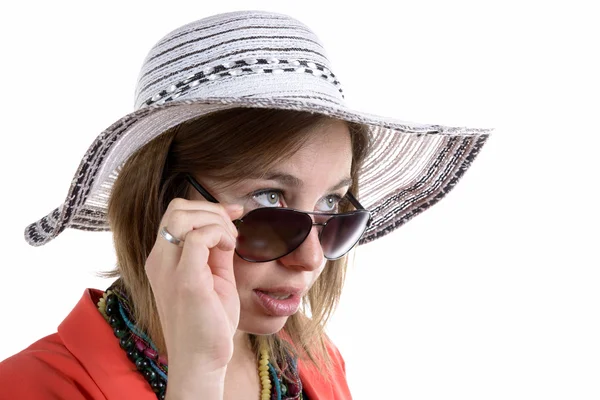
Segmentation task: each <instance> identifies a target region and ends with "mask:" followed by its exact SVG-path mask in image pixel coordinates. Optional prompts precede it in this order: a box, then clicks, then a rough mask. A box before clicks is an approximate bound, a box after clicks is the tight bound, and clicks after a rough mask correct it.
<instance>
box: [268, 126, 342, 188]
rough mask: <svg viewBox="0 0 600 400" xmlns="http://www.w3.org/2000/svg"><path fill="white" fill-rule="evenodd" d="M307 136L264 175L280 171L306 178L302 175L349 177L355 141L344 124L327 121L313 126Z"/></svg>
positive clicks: (324, 177) (323, 177) (335, 178)
mask: <svg viewBox="0 0 600 400" xmlns="http://www.w3.org/2000/svg"><path fill="white" fill-rule="evenodd" d="M306 135H307V136H306V140H305V141H304V142H303V144H302V146H301V147H300V148H299V149H298V150H297V151H296V152H294V153H292V154H290V155H288V156H286V157H283V158H281V159H280V160H278V162H276V163H275V164H274V165H272V166H271V168H269V170H268V171H266V172H265V173H264V174H263V177H265V176H268V175H271V174H274V173H279V172H281V173H284V174H288V175H292V176H295V177H297V178H298V179H300V180H303V181H304V180H305V179H304V178H303V177H312V178H314V177H319V178H321V179H322V180H327V178H328V177H331V178H332V179H334V180H339V179H340V177H341V176H345V175H348V176H349V174H350V168H351V166H352V142H351V140H350V132H349V130H348V127H347V125H346V124H345V123H343V122H340V121H328V122H327V123H324V124H320V125H319V126H317V127H314V128H311V129H310V130H308V131H307V132H306Z"/></svg>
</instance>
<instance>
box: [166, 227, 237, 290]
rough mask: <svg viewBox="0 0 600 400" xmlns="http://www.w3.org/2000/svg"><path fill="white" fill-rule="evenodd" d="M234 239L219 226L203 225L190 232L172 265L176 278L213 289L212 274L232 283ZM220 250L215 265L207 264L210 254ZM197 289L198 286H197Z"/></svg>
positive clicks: (188, 283)
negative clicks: (174, 266)
mask: <svg viewBox="0 0 600 400" xmlns="http://www.w3.org/2000/svg"><path fill="white" fill-rule="evenodd" d="M234 248H235V238H233V237H232V236H231V235H230V234H229V232H228V231H227V230H225V229H224V228H223V227H222V226H221V225H218V224H215V225H206V226H203V227H202V228H199V229H196V230H194V231H192V232H190V233H189V234H188V236H187V240H186V241H185V243H184V245H183V249H182V252H181V258H180V260H179V263H178V265H177V268H176V274H177V278H178V279H181V280H182V282H185V285H191V286H192V287H195V285H196V284H197V285H200V287H202V288H203V289H204V290H213V283H214V282H213V274H215V272H217V275H219V276H221V277H222V278H224V279H227V280H228V281H230V282H232V283H234V284H235V278H234V277H233V250H234ZM214 252H220V253H222V254H221V255H222V257H218V260H219V262H218V264H219V265H218V266H210V267H209V266H208V258H209V255H210V254H211V253H214ZM198 289H199V288H198Z"/></svg>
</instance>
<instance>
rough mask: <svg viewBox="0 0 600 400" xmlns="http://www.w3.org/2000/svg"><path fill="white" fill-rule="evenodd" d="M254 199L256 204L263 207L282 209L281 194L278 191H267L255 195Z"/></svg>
mask: <svg viewBox="0 0 600 400" xmlns="http://www.w3.org/2000/svg"><path fill="white" fill-rule="evenodd" d="M252 198H253V199H254V201H255V202H257V203H258V204H260V205H261V206H263V207H280V206H282V205H281V193H280V192H278V191H276V190H266V191H264V192H260V193H255V194H254V195H253V196H252Z"/></svg>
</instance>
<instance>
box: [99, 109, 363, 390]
mask: <svg viewBox="0 0 600 400" xmlns="http://www.w3.org/2000/svg"><path fill="white" fill-rule="evenodd" d="M331 121H332V119H331V118H329V117H326V116H323V115H320V114H311V113H306V112H300V111H286V110H268V109H233V110H226V111H220V112H216V113H213V114H209V115H207V116H203V117H201V118H198V119H196V120H192V121H188V122H185V123H183V124H180V125H178V126H176V127H174V128H172V129H169V130H168V131H166V132H164V133H163V134H161V135H160V136H158V137H157V138H155V139H154V140H152V141H151V142H150V143H148V144H146V145H145V146H144V147H142V148H141V149H140V150H138V151H137V152H136V153H135V154H133V155H132V156H131V157H130V158H129V159H128V160H127V162H126V163H125V164H124V165H123V167H122V169H121V170H120V172H119V176H118V178H117V180H116V182H115V184H114V187H113V190H112V195H111V198H110V202H109V207H108V219H109V223H110V227H111V230H112V232H113V240H114V246H115V251H116V256H117V266H116V268H115V269H114V270H113V271H110V272H108V273H106V274H105V276H108V277H117V278H119V279H118V280H117V281H116V282H115V284H116V285H119V286H120V287H121V289H122V290H125V291H126V292H127V293H128V294H129V296H130V299H131V302H132V303H133V310H132V312H133V315H134V317H135V320H136V323H137V325H138V327H139V328H140V329H142V330H143V331H145V332H146V333H147V334H148V335H149V336H150V337H151V338H152V340H153V341H154V342H155V345H156V346H157V347H158V349H159V350H160V351H161V352H162V353H163V354H164V353H166V346H165V343H164V338H163V336H162V330H161V326H160V321H159V318H158V313H157V311H156V304H155V301H154V296H153V293H152V289H151V287H150V283H149V282H148V279H147V277H146V274H145V268H144V265H145V263H146V258H147V257H148V255H149V253H150V250H151V249H152V247H153V245H154V243H155V241H156V233H157V232H158V229H159V226H158V225H159V223H160V220H161V218H162V216H163V214H164V212H165V210H166V208H167V205H168V204H169V202H170V201H171V200H172V199H174V198H176V197H187V193H188V190H189V185H188V184H187V182H186V181H185V174H186V173H188V172H191V173H197V174H200V175H203V176H207V177H217V178H218V179H220V180H223V181H226V182H230V181H240V180H243V179H244V177H245V176H247V171H264V172H265V173H266V172H267V171H268V169H269V168H270V167H271V166H272V165H274V164H275V163H276V162H278V161H280V160H282V159H284V158H285V157H286V156H289V155H290V154H293V153H294V152H295V151H297V150H298V149H300V148H301V146H302V145H303V143H304V142H305V141H306V139H307V136H308V135H306V132H307V131H308V130H310V129H314V128H316V127H318V126H320V125H321V124H326V123H330V122H331ZM347 125H348V128H349V131H350V135H351V142H352V151H353V161H352V169H351V176H352V178H353V182H354V183H353V185H352V187H351V188H350V190H351V191H352V192H353V193H354V194H356V192H357V175H358V169H359V168H360V165H361V163H362V161H363V159H364V157H365V155H366V153H367V151H368V146H369V136H368V133H367V129H366V128H364V127H363V126H362V125H355V124H347ZM349 209H350V206H349V205H346V204H343V205H342V206H341V210H342V211H344V210H349ZM346 269H347V259H346V257H344V258H341V259H339V260H335V261H328V262H327V265H326V267H325V268H324V270H323V272H322V273H321V275H320V276H319V278H318V279H317V280H316V281H315V283H314V284H313V286H312V288H311V289H310V290H309V292H308V293H307V294H306V295H305V297H304V298H303V302H302V308H301V310H300V311H298V312H297V313H296V314H294V315H293V316H291V317H289V318H288V320H287V322H286V324H285V326H284V328H283V330H282V332H281V334H279V333H278V334H274V335H265V336H255V335H250V343H251V346H252V348H253V349H254V351H255V352H256V354H257V357H258V356H259V348H260V346H267V348H268V349H269V352H270V354H271V355H272V357H271V358H272V359H271V362H272V363H273V364H274V366H275V368H276V369H278V370H280V371H281V370H284V368H282V366H280V365H277V363H276V361H277V360H285V358H283V354H284V352H288V353H291V354H294V355H296V356H298V357H301V358H305V359H308V360H310V362H311V363H312V364H314V366H315V367H316V368H317V369H318V370H319V372H320V373H321V374H322V375H323V376H324V377H325V378H326V379H329V378H330V374H331V371H332V369H331V367H332V363H331V358H330V357H329V354H328V352H327V347H326V342H327V340H328V338H327V336H326V334H325V325H326V323H327V321H328V319H329V318H330V316H331V314H332V313H333V311H334V310H335V308H336V307H337V304H338V302H339V299H340V296H341V291H342V287H343V285H344V280H345V274H346ZM309 313H310V316H309ZM284 337H285V338H284ZM323 367H324V368H323Z"/></svg>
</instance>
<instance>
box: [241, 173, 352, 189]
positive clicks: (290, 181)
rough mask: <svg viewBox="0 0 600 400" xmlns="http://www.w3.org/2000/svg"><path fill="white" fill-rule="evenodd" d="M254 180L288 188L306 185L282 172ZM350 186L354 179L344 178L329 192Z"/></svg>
mask: <svg viewBox="0 0 600 400" xmlns="http://www.w3.org/2000/svg"><path fill="white" fill-rule="evenodd" d="M253 178H254V179H261V180H267V181H277V182H279V183H281V184H282V185H287V186H292V187H301V186H302V185H303V184H304V183H303V182H302V180H301V179H300V178H298V177H296V176H294V175H290V174H285V173H280V172H273V173H270V174H265V175H261V176H257V177H253ZM350 185H352V178H343V179H342V180H341V181H339V182H338V183H337V184H336V185H333V186H332V187H330V188H329V190H328V191H329V192H333V191H336V190H338V189H341V188H343V187H345V186H350Z"/></svg>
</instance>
